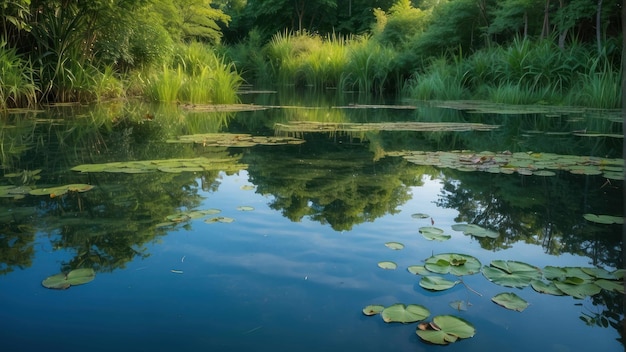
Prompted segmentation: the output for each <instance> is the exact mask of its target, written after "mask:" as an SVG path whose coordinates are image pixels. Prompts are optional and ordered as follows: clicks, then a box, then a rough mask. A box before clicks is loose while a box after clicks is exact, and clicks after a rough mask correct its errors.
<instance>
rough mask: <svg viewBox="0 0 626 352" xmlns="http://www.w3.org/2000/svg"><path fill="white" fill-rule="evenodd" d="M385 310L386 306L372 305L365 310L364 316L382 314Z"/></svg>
mask: <svg viewBox="0 0 626 352" xmlns="http://www.w3.org/2000/svg"><path fill="white" fill-rule="evenodd" d="M383 309H385V306H381V305H378V304H371V305H369V306H367V307H365V308H363V314H365V315H368V316H369V315H376V314H379V313H380V312H382V311H383Z"/></svg>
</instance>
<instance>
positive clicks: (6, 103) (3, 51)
mask: <svg viewBox="0 0 626 352" xmlns="http://www.w3.org/2000/svg"><path fill="white" fill-rule="evenodd" d="M36 103H37V88H36V87H35V84H34V81H33V69H32V67H31V66H30V64H29V63H28V62H27V61H26V60H24V59H22V58H21V57H20V56H19V55H18V54H17V52H16V51H15V49H12V48H7V44H6V42H0V109H2V110H4V109H7V108H11V107H33V106H34V105H35V104H36Z"/></svg>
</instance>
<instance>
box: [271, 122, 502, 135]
mask: <svg viewBox="0 0 626 352" xmlns="http://www.w3.org/2000/svg"><path fill="white" fill-rule="evenodd" d="M498 127H500V126H498V125H487V124H483V123H469V122H372V123H353V122H318V121H289V122H288V123H277V124H275V125H274V130H275V131H276V132H282V133H303V132H308V133H315V132H367V131H420V132H428V131H447V132H462V131H490V130H493V129H496V128H498Z"/></svg>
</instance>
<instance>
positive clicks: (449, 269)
mask: <svg viewBox="0 0 626 352" xmlns="http://www.w3.org/2000/svg"><path fill="white" fill-rule="evenodd" d="M480 266H481V263H480V261H479V260H478V259H476V258H474V257H472V256H470V255H466V254H456V253H443V254H437V255H435V256H432V257H430V258H428V259H426V263H425V264H424V267H425V268H426V269H427V270H428V271H431V272H434V273H437V274H448V273H450V274H452V275H457V276H462V275H473V274H476V273H478V272H480Z"/></svg>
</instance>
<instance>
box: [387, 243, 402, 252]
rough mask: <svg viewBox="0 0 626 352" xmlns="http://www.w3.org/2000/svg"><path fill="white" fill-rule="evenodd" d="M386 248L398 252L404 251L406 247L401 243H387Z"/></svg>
mask: <svg viewBox="0 0 626 352" xmlns="http://www.w3.org/2000/svg"><path fill="white" fill-rule="evenodd" d="M385 246H386V247H387V248H390V249H393V250H396V251H398V250H401V249H404V245H403V244H402V243H400V242H387V243H385Z"/></svg>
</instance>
